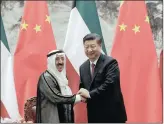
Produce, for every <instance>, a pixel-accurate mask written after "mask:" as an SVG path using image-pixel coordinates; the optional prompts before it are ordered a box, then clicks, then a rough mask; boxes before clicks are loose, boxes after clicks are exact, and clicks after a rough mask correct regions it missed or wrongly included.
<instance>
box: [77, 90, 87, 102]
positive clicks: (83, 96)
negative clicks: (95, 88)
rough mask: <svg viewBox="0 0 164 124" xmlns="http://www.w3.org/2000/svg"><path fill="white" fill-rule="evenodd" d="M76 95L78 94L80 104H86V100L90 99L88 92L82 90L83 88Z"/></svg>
mask: <svg viewBox="0 0 164 124" xmlns="http://www.w3.org/2000/svg"><path fill="white" fill-rule="evenodd" d="M77 94H79V95H80V96H81V101H82V102H86V100H87V98H90V95H89V91H88V90H86V89H84V88H81V89H80V90H79V91H78V92H77Z"/></svg>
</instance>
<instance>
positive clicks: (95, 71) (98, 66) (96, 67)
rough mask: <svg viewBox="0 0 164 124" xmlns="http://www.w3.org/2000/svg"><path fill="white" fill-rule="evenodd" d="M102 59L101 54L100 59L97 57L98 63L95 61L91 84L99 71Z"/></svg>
mask: <svg viewBox="0 0 164 124" xmlns="http://www.w3.org/2000/svg"><path fill="white" fill-rule="evenodd" d="M103 58H104V57H103V54H101V55H100V57H99V59H98V61H97V63H96V66H95V69H94V74H93V78H92V80H91V84H92V83H93V81H94V79H95V77H96V75H97V73H98V71H99V70H100V68H101V66H102V63H103V60H104V59H103ZM89 69H90V67H89ZM90 75H91V73H90ZM91 84H90V86H91ZM90 86H89V88H90Z"/></svg>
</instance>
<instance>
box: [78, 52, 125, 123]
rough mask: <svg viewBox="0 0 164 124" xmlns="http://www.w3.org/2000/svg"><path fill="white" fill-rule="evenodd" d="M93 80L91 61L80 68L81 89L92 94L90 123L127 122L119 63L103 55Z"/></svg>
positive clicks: (98, 62)
mask: <svg viewBox="0 0 164 124" xmlns="http://www.w3.org/2000/svg"><path fill="white" fill-rule="evenodd" d="M94 70H95V71H94V76H93V79H91V72H90V61H89V60H87V61H86V62H84V63H83V64H82V65H81V66H80V88H85V89H87V90H88V91H89V92H90V96H91V98H90V99H88V100H87V111H88V122H89V123H112V122H113V123H114V122H115V123H119V122H120V123H121V122H125V121H126V120H127V116H126V111H125V106H124V101H123V96H122V93H121V88H120V72H119V67H118V63H117V61H116V60H115V59H113V58H112V57H109V56H106V55H103V54H101V55H100V57H99V59H98V61H97V64H96V66H95V69H94Z"/></svg>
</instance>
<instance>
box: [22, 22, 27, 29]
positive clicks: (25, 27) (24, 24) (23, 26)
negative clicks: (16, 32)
mask: <svg viewBox="0 0 164 124" xmlns="http://www.w3.org/2000/svg"><path fill="white" fill-rule="evenodd" d="M27 27H28V24H27V23H26V22H25V21H24V22H23V23H22V24H21V30H23V29H25V30H27Z"/></svg>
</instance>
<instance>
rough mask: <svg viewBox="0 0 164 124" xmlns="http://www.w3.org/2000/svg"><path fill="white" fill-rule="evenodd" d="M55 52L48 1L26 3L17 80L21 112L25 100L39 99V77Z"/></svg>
mask: <svg viewBox="0 0 164 124" xmlns="http://www.w3.org/2000/svg"><path fill="white" fill-rule="evenodd" d="M54 49H56V44H55V39H54V35H53V31H52V27H51V21H50V16H49V13H48V7H47V3H46V1H26V3H25V7H24V15H23V17H22V22H21V27H20V34H19V39H18V43H17V48H16V51H15V54H14V78H15V86H16V93H17V99H18V106H19V112H20V114H21V115H22V116H23V114H24V104H25V101H26V100H27V99H28V98H30V97H33V96H36V90H37V83H38V78H39V76H40V74H41V73H42V72H43V71H45V70H46V69H47V56H46V55H47V54H48V52H50V51H51V50H54Z"/></svg>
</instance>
